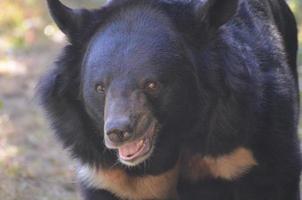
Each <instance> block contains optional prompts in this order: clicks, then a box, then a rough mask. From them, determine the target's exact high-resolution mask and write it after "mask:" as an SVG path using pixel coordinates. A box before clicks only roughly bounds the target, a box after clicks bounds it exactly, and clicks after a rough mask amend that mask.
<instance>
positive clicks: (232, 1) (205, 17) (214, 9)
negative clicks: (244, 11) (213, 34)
mask: <svg viewBox="0 0 302 200" xmlns="http://www.w3.org/2000/svg"><path fill="white" fill-rule="evenodd" d="M238 1H239V0H197V2H196V4H195V16H196V18H197V19H198V20H199V21H203V22H205V23H207V24H208V26H209V28H210V29H214V30H215V29H218V28H219V27H220V26H222V25H223V24H225V23H226V22H227V21H228V20H229V19H230V18H231V17H232V16H233V15H234V14H235V13H236V11H237V7H238Z"/></svg>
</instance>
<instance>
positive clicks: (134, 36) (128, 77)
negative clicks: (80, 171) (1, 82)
mask: <svg viewBox="0 0 302 200" xmlns="http://www.w3.org/2000/svg"><path fill="white" fill-rule="evenodd" d="M218 2H219V3H218ZM48 3H49V8H50V10H51V13H52V16H53V18H54V19H55V21H56V23H57V24H58V26H59V27H60V28H61V30H62V31H63V32H64V33H65V34H66V35H67V36H68V39H69V41H70V45H68V46H67V47H66V49H65V53H64V54H63V56H62V57H61V58H60V59H59V61H58V62H57V65H56V67H55V69H54V70H53V71H51V72H50V73H49V74H48V75H47V76H46V78H44V79H43V80H42V81H41V87H40V91H41V94H42V95H41V96H42V103H43V105H44V106H45V107H46V110H47V111H48V112H49V115H50V119H51V121H52V123H53V126H54V128H55V129H56V132H57V134H58V135H59V137H60V138H61V139H62V140H63V141H64V144H65V145H66V146H67V147H69V148H71V151H72V153H73V154H74V156H76V157H78V158H80V159H81V160H82V162H89V163H93V164H97V165H99V164H100V165H103V166H112V165H114V164H116V165H120V166H121V167H123V166H125V165H126V166H128V167H130V168H129V169H128V170H130V171H131V170H140V169H141V170H142V171H143V172H146V171H150V173H157V172H158V171H162V170H166V169H168V168H170V167H171V166H173V165H174V164H175V163H176V162H177V160H178V159H179V155H180V151H181V147H182V145H183V143H185V140H186V138H188V137H190V136H191V135H193V133H195V132H196V131H197V129H198V131H199V132H200V131H201V130H200V129H199V128H200V127H201V126H202V123H206V119H205V118H204V116H205V113H206V112H207V110H208V109H209V105H210V104H209V101H210V100H209V99H208V95H207V89H206V88H205V87H206V86H205V84H203V83H202V82H203V80H201V79H200V76H199V75H198V73H200V71H199V72H198V70H197V68H196V65H198V63H197V61H196V60H195V59H194V58H195V56H196V55H194V52H195V50H196V51H198V50H200V49H201V48H202V46H203V45H206V44H207V43H208V40H210V39H211V35H212V34H215V32H216V31H217V29H218V28H219V27H220V26H221V25H222V24H224V23H225V22H226V21H227V19H229V18H230V16H232V15H233V14H234V13H235V10H236V3H237V1H235V0H229V1H225V2H221V1H218V0H217V1H216V0H208V1H201V2H193V1H192V2H178V3H173V4H171V2H169V1H155V0H148V1H145V0H131V1H113V2H110V3H108V4H107V5H106V6H104V7H103V8H101V9H99V10H72V9H70V8H67V7H66V6H64V5H63V4H61V3H60V2H59V1H57V0H48ZM222 11H223V12H222ZM214 12H216V14H215V13H214ZM219 12H220V13H225V14H218V13H219ZM192 49H193V51H192ZM141 166H143V167H141Z"/></svg>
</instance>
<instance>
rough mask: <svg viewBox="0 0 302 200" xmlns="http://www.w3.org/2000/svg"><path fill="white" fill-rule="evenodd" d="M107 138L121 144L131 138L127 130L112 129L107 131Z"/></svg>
mask: <svg viewBox="0 0 302 200" xmlns="http://www.w3.org/2000/svg"><path fill="white" fill-rule="evenodd" d="M107 136H108V139H109V140H110V141H111V142H112V143H115V144H121V143H124V142H126V141H128V140H129V139H130V138H131V134H130V133H129V131H128V130H121V129H116V128H115V129H112V130H109V131H108V132H107Z"/></svg>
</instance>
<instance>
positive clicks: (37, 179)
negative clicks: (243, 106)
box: [0, 0, 302, 200]
mask: <svg viewBox="0 0 302 200" xmlns="http://www.w3.org/2000/svg"><path fill="white" fill-rule="evenodd" d="M62 2H63V3H65V4H66V5H68V6H72V7H82V6H84V7H87V8H94V7H99V6H100V5H101V4H102V3H103V0H62ZM289 4H290V6H291V8H292V10H293V11H294V13H295V14H296V18H297V20H298V23H299V27H300V29H301V30H302V0H289ZM0 8H2V11H1V12H0V199H1V200H63V199H64V200H78V199H79V198H78V194H77V193H76V185H75V179H74V167H73V166H74V165H73V163H72V161H70V159H69V157H68V155H67V153H66V152H65V151H63V150H62V148H61V146H60V145H59V144H58V142H56V140H55V138H54V137H53V134H52V133H51V131H50V129H49V128H48V125H47V123H46V121H45V118H44V116H43V115H42V112H41V110H40V108H39V107H38V106H37V100H36V99H35V96H34V90H35V85H36V83H37V80H38V79H39V77H40V76H41V74H43V72H45V70H46V69H47V67H48V66H49V65H50V64H51V63H52V62H53V61H54V59H55V57H56V56H57V55H58V54H59V52H60V49H61V48H62V46H64V44H65V38H64V36H63V35H62V34H61V32H60V31H59V30H58V29H57V27H56V26H55V25H54V23H53V22H52V20H51V19H50V17H49V15H48V12H47V7H46V4H45V1H44V0H42V1H41V0H0ZM299 39H300V51H299V65H300V66H301V65H302V32H300V34H299ZM300 74H301V71H300ZM301 78H302V76H301ZM301 86H302V85H301ZM301 86H300V88H302V87H301ZM301 130H302V129H301ZM301 130H300V135H301V136H302V131H301Z"/></svg>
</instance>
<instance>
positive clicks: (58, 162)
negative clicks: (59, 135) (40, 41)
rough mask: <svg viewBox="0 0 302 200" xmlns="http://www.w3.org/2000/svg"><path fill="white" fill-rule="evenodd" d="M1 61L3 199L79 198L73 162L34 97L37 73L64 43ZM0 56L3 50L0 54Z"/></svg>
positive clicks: (0, 174) (0, 182)
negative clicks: (55, 136)
mask: <svg viewBox="0 0 302 200" xmlns="http://www.w3.org/2000/svg"><path fill="white" fill-rule="evenodd" d="M54 46H56V47H53V46H48V47H43V48H40V49H35V50H31V51H29V52H23V53H21V54H17V55H13V56H11V58H10V59H9V60H8V61H7V62H5V63H0V86H1V87H0V100H1V101H2V103H1V105H0V107H1V109H0V200H63V199H64V200H78V199H79V195H78V194H77V192H76V184H75V177H74V174H75V170H74V163H73V161H71V160H70V159H69V157H68V155H67V153H66V151H63V149H62V148H61V146H60V145H59V143H58V142H57V141H56V139H55V138H54V136H53V134H52V133H51V131H50V129H49V127H48V125H47V123H46V120H45V118H44V116H43V115H42V111H41V109H40V108H39V106H38V104H37V99H36V98H35V86H36V83H37V80H38V78H39V77H40V76H41V74H43V72H45V70H46V68H47V66H49V65H50V64H51V63H52V62H53V60H54V59H55V57H56V55H57V54H58V53H59V52H60V48H61V46H62V45H54ZM0 56H1V55H0Z"/></svg>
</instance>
